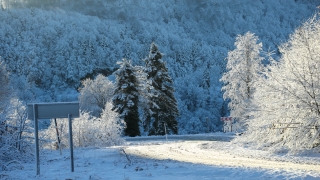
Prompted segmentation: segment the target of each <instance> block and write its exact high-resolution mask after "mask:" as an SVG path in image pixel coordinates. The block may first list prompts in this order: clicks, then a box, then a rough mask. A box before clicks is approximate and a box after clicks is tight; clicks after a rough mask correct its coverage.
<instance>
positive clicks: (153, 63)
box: [143, 43, 179, 135]
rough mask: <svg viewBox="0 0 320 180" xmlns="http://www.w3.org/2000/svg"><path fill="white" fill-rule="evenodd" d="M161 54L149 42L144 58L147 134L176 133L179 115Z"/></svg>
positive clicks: (170, 80) (154, 45)
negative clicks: (146, 56)
mask: <svg viewBox="0 0 320 180" xmlns="http://www.w3.org/2000/svg"><path fill="white" fill-rule="evenodd" d="M162 56H163V55H162V54H161V53H160V52H159V50H158V47H157V45H156V44H155V43H152V44H151V47H150V53H149V56H148V58H146V59H145V73H146V76H147V86H146V87H147V105H146V107H145V108H146V109H145V111H144V124H143V125H144V129H145V131H147V132H148V134H149V135H164V134H165V131H166V130H167V133H169V134H171V133H172V134H177V133H178V122H177V120H176V117H177V116H178V115H179V110H178V107H177V101H176V99H175V97H174V88H173V81H172V79H171V77H170V76H169V74H168V68H167V67H166V65H165V63H164V62H163V61H162V59H161V58H162Z"/></svg>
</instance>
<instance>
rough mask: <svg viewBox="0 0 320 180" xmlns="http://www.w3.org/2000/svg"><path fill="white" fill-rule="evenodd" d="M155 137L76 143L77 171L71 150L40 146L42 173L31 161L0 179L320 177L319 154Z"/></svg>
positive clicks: (0, 173) (0, 175) (9, 169)
mask: <svg viewBox="0 0 320 180" xmlns="http://www.w3.org/2000/svg"><path fill="white" fill-rule="evenodd" d="M170 138H171V139H170ZM154 139H155V140H153V138H148V139H147V140H146V139H145V138H141V139H140V140H135V141H133V140H132V139H128V142H127V143H126V144H125V145H123V146H117V147H108V148H76V149H74V158H75V161H74V165H75V168H74V172H71V167H70V166H71V163H70V158H69V155H70V153H69V151H68V150H64V151H63V153H62V155H60V154H59V151H50V150H41V156H40V162H41V165H40V171H41V175H40V176H36V165H35V163H34V162H33V163H21V165H14V164H13V165H12V166H8V167H6V170H2V171H0V179H52V180H55V179H57V180H61V179H62V180H66V179H68V180H71V179H72V180H76V179H90V180H100V179H101V180H102V179H103V180H108V179H110V180H113V179H115V180H118V179H119V180H144V179H148V180H154V179H165V180H169V179H174V180H189V179H190V180H193V179H196V180H206V179H208V180H211V179H219V180H220V179H239V180H240V179H241V180H242V179H320V157H319V156H316V155H313V156H311V155H309V156H303V157H302V156H300V157H299V156H289V155H272V154H270V153H268V152H265V151H261V150H253V149H249V148H246V147H239V146H238V145H236V144H233V143H232V142H228V141H208V140H196V139H197V138H193V140H192V141H189V140H186V139H189V138H186V137H183V138H180V139H179V138H176V139H175V140H172V139H174V138H172V137H168V141H166V140H165V139H159V138H154Z"/></svg>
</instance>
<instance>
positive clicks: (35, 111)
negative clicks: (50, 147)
mask: <svg viewBox="0 0 320 180" xmlns="http://www.w3.org/2000/svg"><path fill="white" fill-rule="evenodd" d="M32 107H33V108H32V110H33V114H35V116H34V137H35V144H36V161H37V175H40V158H39V135H38V118H37V114H38V106H37V104H33V106H32Z"/></svg>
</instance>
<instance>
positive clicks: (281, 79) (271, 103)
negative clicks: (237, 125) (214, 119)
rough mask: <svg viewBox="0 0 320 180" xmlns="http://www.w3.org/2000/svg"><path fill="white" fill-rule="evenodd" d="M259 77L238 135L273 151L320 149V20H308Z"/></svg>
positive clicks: (243, 139)
mask: <svg viewBox="0 0 320 180" xmlns="http://www.w3.org/2000/svg"><path fill="white" fill-rule="evenodd" d="M279 49H280V52H281V53H282V56H281V59H280V60H279V61H275V60H271V64H270V65H268V66H267V68H266V70H265V72H264V74H263V76H262V77H261V78H260V82H259V86H258V87H257V93H255V96H254V98H253V101H252V102H253V104H254V106H253V107H252V110H251V111H250V112H249V114H248V115H249V116H250V118H251V120H250V121H249V123H248V125H249V128H248V131H247V132H246V133H245V134H244V135H243V136H242V137H241V138H239V140H240V141H244V142H246V143H248V142H250V143H253V144H255V145H258V146H260V147H265V148H268V149H271V150H274V151H283V150H285V151H288V150H289V151H291V152H301V151H305V150H315V151H317V152H319V150H320V19H319V18H318V17H317V16H314V17H313V18H311V19H309V20H308V21H306V22H305V23H303V25H302V26H301V27H299V28H297V29H296V30H295V32H294V33H293V34H292V35H291V36H290V39H289V40H288V42H286V43H284V44H282V45H281V46H280V47H279Z"/></svg>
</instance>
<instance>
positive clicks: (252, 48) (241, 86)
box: [220, 32, 263, 125]
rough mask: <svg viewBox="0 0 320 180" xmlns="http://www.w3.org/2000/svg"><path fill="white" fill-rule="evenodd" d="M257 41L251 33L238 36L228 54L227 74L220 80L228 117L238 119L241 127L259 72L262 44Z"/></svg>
mask: <svg viewBox="0 0 320 180" xmlns="http://www.w3.org/2000/svg"><path fill="white" fill-rule="evenodd" d="M258 40H259V39H258V37H257V36H255V35H254V34H253V33H251V32H247V33H246V34H245V35H243V36H242V35H238V37H237V38H236V41H235V43H234V45H235V46H236V49H234V50H233V51H229V52H228V57H227V61H228V62H227V67H226V70H227V72H225V73H224V74H223V76H222V78H221V79H220V81H222V82H223V83H224V86H223V87H222V91H224V94H223V98H224V99H229V100H230V102H229V104H228V107H229V109H230V115H231V116H232V117H236V118H238V119H239V120H240V123H241V124H242V125H244V123H245V120H246V119H247V117H246V115H245V113H246V111H247V110H248V108H249V106H250V101H251V99H252V95H253V93H254V91H255V82H256V81H257V78H258V77H259V73H260V72H261V61H262V60H263V58H262V57H261V56H260V53H261V50H262V43H258Z"/></svg>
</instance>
